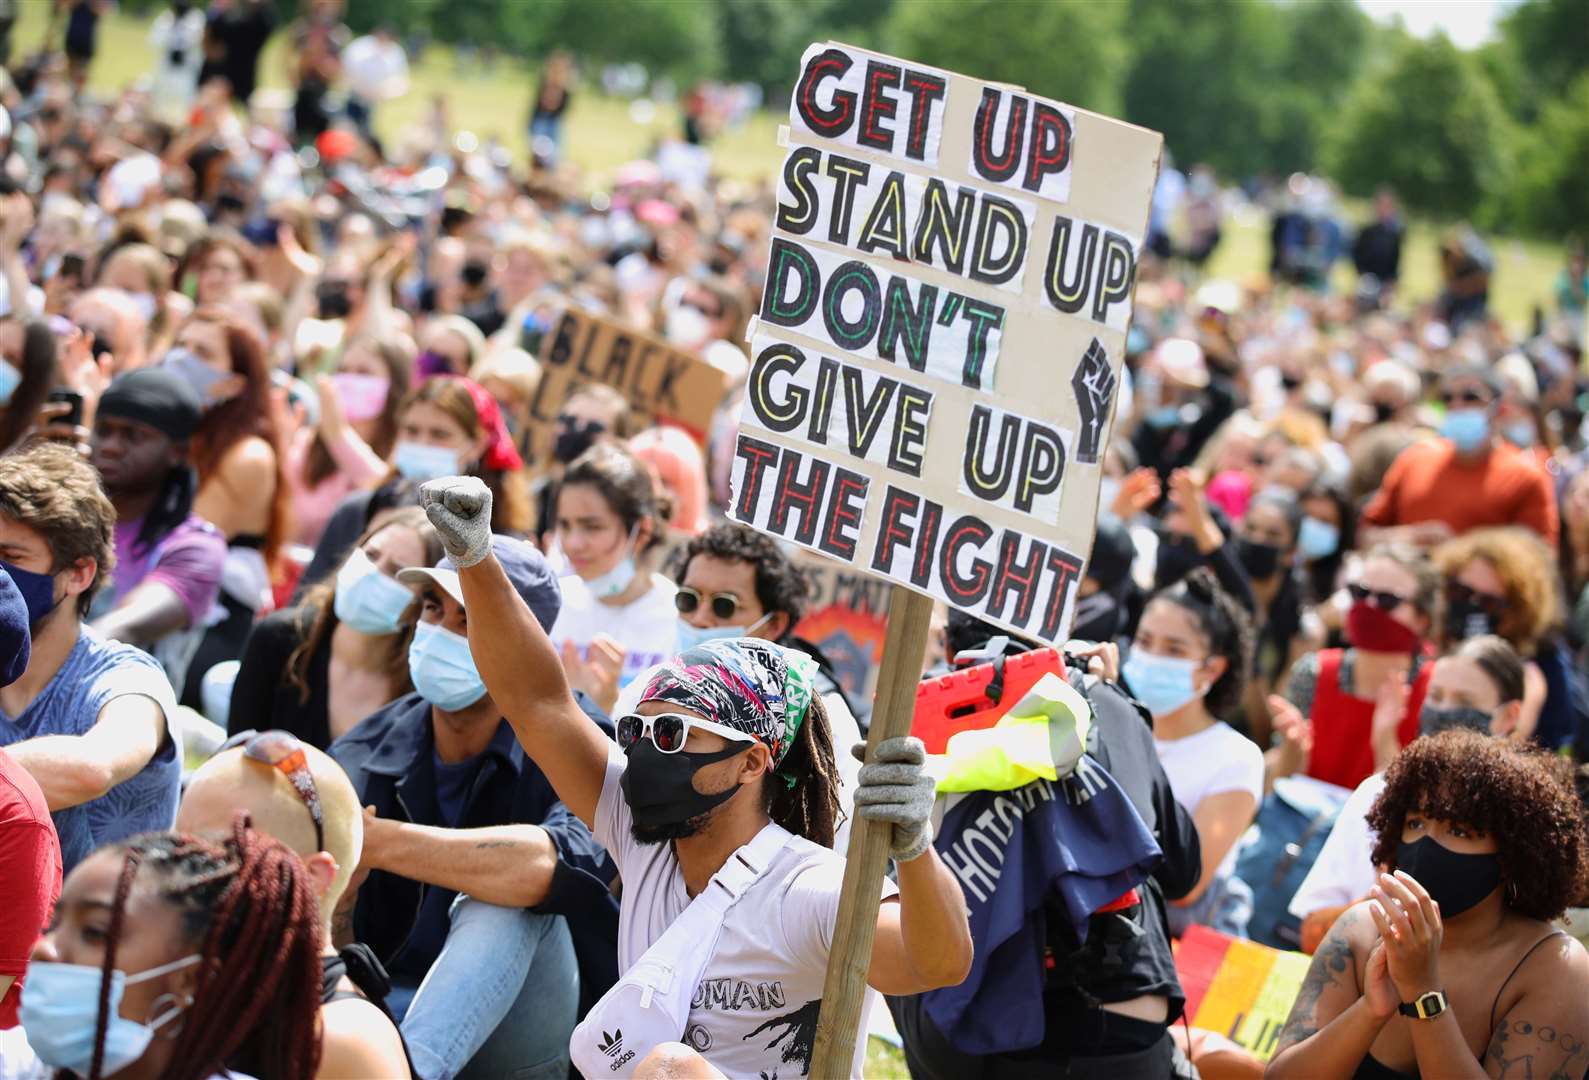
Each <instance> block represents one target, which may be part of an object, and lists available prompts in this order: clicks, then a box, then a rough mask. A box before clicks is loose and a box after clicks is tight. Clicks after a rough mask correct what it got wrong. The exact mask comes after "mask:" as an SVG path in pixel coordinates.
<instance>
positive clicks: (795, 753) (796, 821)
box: [762, 694, 839, 848]
mask: <svg viewBox="0 0 1589 1080" xmlns="http://www.w3.org/2000/svg"><path fill="white" fill-rule="evenodd" d="M784 776H787V777H790V778H791V779H793V781H794V783H793V784H792V785H791V784H786V783H784V781H783V779H782V777H784ZM762 792H763V797H764V798H765V799H766V805H767V816H768V817H770V818H772V820H773V821H775V822H777V823H778V824H779V825H781V826H782V827H783V828H785V829H788V830H789V831H790V832H792V833H794V834H795V835H796V836H803V837H805V838H806V839H807V840H810V841H811V842H812V843H814V844H821V845H822V846H823V847H825V848H831V847H832V846H833V833H834V831H835V829H837V827H838V817H839V767H838V765H837V764H836V763H835V761H834V758H833V732H832V730H831V729H830V727H829V725H828V710H827V707H826V706H824V705H823V704H822V695H821V694H814V695H812V698H811V704H810V706H809V707H808V708H807V709H806V719H805V723H803V724H801V725H800V732H799V734H797V735H796V736H795V741H794V745H793V746H791V747H789V753H788V755H787V756H786V757H785V758H784V761H783V764H781V765H780V766H779V767H778V771H777V773H776V774H768V776H767V777H766V779H764V780H763V781H762Z"/></svg>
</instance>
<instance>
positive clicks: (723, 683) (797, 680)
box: [640, 638, 817, 781]
mask: <svg viewBox="0 0 1589 1080" xmlns="http://www.w3.org/2000/svg"><path fill="white" fill-rule="evenodd" d="M816 674H817V664H816V661H815V660H813V659H811V658H810V657H809V656H807V655H806V654H805V653H802V652H796V651H795V650H793V649H786V648H784V647H783V646H782V645H778V644H776V643H774V642H771V641H766V640H763V639H762V638H720V639H718V640H715V641H707V642H703V643H702V644H700V645H697V646H695V647H694V648H692V649H687V650H685V651H684V652H682V653H680V654H679V655H678V656H676V657H674V658H673V659H672V660H670V661H668V662H667V663H666V664H663V665H662V667H661V669H660V670H659V671H658V672H657V673H656V674H655V675H653V676H652V677H651V681H650V682H649V683H648V684H647V685H646V689H645V693H643V694H641V695H640V700H641V701H667V702H671V703H672V704H674V705H682V706H684V707H685V708H687V709H690V710H692V711H694V712H698V713H700V714H701V715H702V716H704V717H705V718H706V719H708V720H710V721H712V722H713V723H717V724H722V725H724V726H725V727H731V728H734V729H736V730H738V731H743V732H744V733H745V734H747V735H754V736H755V737H756V738H757V739H759V740H761V742H762V743H764V744H765V745H766V747H767V749H768V750H771V751H772V764H773V768H774V769H776V768H777V767H778V766H779V765H780V764H781V763H782V762H783V759H784V755H785V754H787V753H788V752H789V747H791V746H793V745H794V740H795V736H796V735H798V734H799V733H800V725H801V724H802V723H804V721H805V718H806V710H807V709H808V708H809V707H810V705H811V696H812V694H813V693H815V690H814V685H815V679H816ZM784 779H785V780H786V781H788V777H785V778H784Z"/></svg>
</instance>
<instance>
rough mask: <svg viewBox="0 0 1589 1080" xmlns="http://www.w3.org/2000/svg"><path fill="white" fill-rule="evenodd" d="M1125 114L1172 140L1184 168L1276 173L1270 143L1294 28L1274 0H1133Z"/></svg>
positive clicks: (1167, 141) (1169, 142) (1241, 172)
mask: <svg viewBox="0 0 1589 1080" xmlns="http://www.w3.org/2000/svg"><path fill="white" fill-rule="evenodd" d="M1129 25H1130V27H1131V36H1132V39H1133V41H1134V42H1135V50H1136V53H1135V56H1134V58H1133V59H1134V62H1133V64H1132V66H1131V72H1130V75H1129V76H1128V77H1127V79H1126V83H1125V117H1126V119H1128V120H1130V121H1132V122H1133V123H1137V124H1142V125H1144V126H1146V127H1150V128H1154V129H1156V130H1158V131H1162V132H1163V133H1164V138H1165V141H1166V143H1167V144H1168V145H1169V147H1170V149H1171V150H1172V151H1173V152H1174V154H1175V155H1176V158H1177V159H1178V161H1179V162H1180V163H1181V164H1190V163H1192V162H1194V161H1205V162H1207V163H1209V164H1210V165H1213V166H1214V167H1215V168H1216V169H1218V170H1219V171H1220V172H1222V173H1224V174H1226V175H1235V176H1241V175H1246V174H1249V173H1253V172H1258V171H1262V170H1265V169H1268V168H1269V167H1270V165H1271V163H1272V159H1271V157H1270V154H1269V152H1268V136H1267V135H1266V134H1265V133H1266V132H1269V131H1273V130H1275V129H1276V128H1278V127H1279V125H1278V124H1277V123H1276V122H1275V121H1274V120H1273V119H1272V118H1273V117H1274V115H1275V112H1276V101H1277V96H1276V95H1277V92H1279V91H1280V90H1281V88H1284V87H1285V86H1286V85H1287V80H1286V76H1285V75H1284V74H1283V69H1284V66H1285V57H1286V35H1285V30H1286V28H1285V26H1284V24H1283V23H1282V21H1281V19H1280V17H1279V14H1278V11H1277V9H1276V8H1275V6H1274V5H1272V4H1268V3H1236V4H1211V3H1186V4H1176V5H1173V6H1172V5H1168V4H1161V3H1157V2H1155V0H1133V3H1132V5H1131V16H1130V21H1129Z"/></svg>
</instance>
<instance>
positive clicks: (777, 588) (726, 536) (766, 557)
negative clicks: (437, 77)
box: [675, 522, 810, 630]
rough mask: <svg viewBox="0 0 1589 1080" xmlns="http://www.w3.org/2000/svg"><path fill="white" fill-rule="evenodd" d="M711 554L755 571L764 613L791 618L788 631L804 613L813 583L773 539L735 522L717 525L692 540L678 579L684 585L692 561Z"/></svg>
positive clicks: (686, 549)
mask: <svg viewBox="0 0 1589 1080" xmlns="http://www.w3.org/2000/svg"><path fill="white" fill-rule="evenodd" d="M697 555H710V556H711V557H712V558H714V559H721V560H723V561H724V562H747V563H750V565H751V566H754V567H755V568H756V599H757V600H758V601H760V603H761V609H762V610H763V611H772V612H776V611H782V612H784V613H786V614H787V615H788V616H789V629H790V630H793V629H794V625H795V623H797V622H799V621H800V617H801V616H802V615H804V614H805V605H806V598H807V596H808V595H809V593H810V584H809V582H808V581H807V580H806V576H805V574H804V573H802V572H801V570H800V568H799V567H798V566H796V565H795V564H794V562H793V561H791V560H790V558H789V557H788V556H787V555H785V554H784V553H783V552H782V551H781V550H780V549H779V547H778V545H777V544H776V543H774V542H773V540H772V538H771V537H768V536H766V535H765V534H763V533H759V532H757V531H756V530H754V529H749V528H746V527H745V526H743V525H736V524H734V523H732V522H725V523H723V524H721V525H714V526H712V527H711V528H710V529H707V530H706V531H705V532H703V533H701V535H699V536H696V537H692V538H691V540H690V542H689V544H688V545H687V546H686V547H685V549H684V555H683V557H682V558H681V559H680V560H679V562H678V573H677V575H676V577H675V580H677V581H678V583H679V584H680V585H683V584H684V578H685V575H686V574H688V573H689V571H690V560H691V559H693V558H695V556H697Z"/></svg>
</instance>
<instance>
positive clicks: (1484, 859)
mask: <svg viewBox="0 0 1589 1080" xmlns="http://www.w3.org/2000/svg"><path fill="white" fill-rule="evenodd" d="M1396 866H1397V868H1398V869H1400V870H1405V871H1406V872H1407V873H1409V874H1411V875H1412V876H1413V878H1414V879H1416V880H1417V882H1418V884H1420V885H1422V886H1423V887H1424V889H1425V890H1426V891H1427V892H1428V893H1429V898H1430V899H1431V900H1433V901H1434V902H1435V903H1437V904H1439V905H1440V917H1441V918H1442V919H1449V918H1452V917H1453V916H1456V915H1461V914H1462V913H1463V912H1464V911H1467V910H1468V909H1469V908H1471V907H1473V906H1474V905H1475V904H1477V903H1478V902H1479V901H1480V900H1483V899H1484V898H1485V897H1486V896H1489V895H1490V894H1491V893H1492V892H1494V891H1495V888H1496V886H1498V885H1499V884H1500V883H1501V861H1500V860H1499V859H1498V858H1496V857H1495V856H1494V855H1463V854H1461V853H1460V852H1456V851H1452V850H1451V849H1450V848H1448V847H1445V846H1444V845H1442V844H1440V843H1438V842H1437V841H1436V840H1435V838H1434V837H1432V836H1425V837H1422V838H1420V839H1419V840H1417V841H1416V842H1414V843H1411V844H1409V843H1407V842H1406V841H1405V840H1404V841H1402V843H1401V846H1400V847H1398V848H1397V849H1396Z"/></svg>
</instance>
